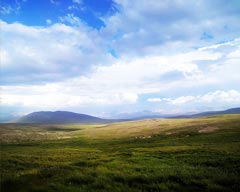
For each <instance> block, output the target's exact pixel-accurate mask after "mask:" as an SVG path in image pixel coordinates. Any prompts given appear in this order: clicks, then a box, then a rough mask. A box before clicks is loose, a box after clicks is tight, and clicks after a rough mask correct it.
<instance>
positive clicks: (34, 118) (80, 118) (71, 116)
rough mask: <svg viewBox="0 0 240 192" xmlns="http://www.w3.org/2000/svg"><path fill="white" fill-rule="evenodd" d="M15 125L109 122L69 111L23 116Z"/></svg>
mask: <svg viewBox="0 0 240 192" xmlns="http://www.w3.org/2000/svg"><path fill="white" fill-rule="evenodd" d="M13 122H14V123H51V124H60V123H64V124H65V123H102V122H108V120H106V119H101V118H98V117H94V116H91V115H86V114H78V113H73V112H68V111H54V112H52V111H39V112H34V113H30V114H28V115H26V116H23V117H21V118H19V119H17V120H14V121H13Z"/></svg>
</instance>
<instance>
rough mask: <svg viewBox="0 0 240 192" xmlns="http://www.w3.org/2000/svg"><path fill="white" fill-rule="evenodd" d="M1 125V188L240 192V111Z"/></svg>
mask: <svg viewBox="0 0 240 192" xmlns="http://www.w3.org/2000/svg"><path fill="white" fill-rule="evenodd" d="M0 126H1V128H0V133H1V192H5V191H6V192H11V191H14V192H17V191H22V192H25V191H35V192H37V191H38V192H40V191H59V192H60V191H69V192H70V191H94V192H95V191H111V192H118V191H124V192H125V191H133V192H134V191H136V192H138V191H139V192H140V191H234V192H235V191H240V115H222V116H213V117H205V118H196V119H166V120H164V119H163V120H162V119H152V120H142V121H135V122H121V123H113V124H109V125H70V124H69V125H23V124H22V125H19V124H2V125H0Z"/></svg>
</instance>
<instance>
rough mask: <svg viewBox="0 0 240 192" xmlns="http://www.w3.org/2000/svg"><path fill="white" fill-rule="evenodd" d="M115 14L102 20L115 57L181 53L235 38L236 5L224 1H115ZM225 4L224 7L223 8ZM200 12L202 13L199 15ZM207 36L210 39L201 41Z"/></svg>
mask: <svg viewBox="0 0 240 192" xmlns="http://www.w3.org/2000/svg"><path fill="white" fill-rule="evenodd" d="M116 2H117V3H118V5H119V6H120V7H121V8H120V9H119V13H118V14H115V15H113V16H112V17H109V18H106V19H105V23H106V28H104V29H103V30H102V31H103V34H111V35H112V36H113V47H114V48H115V50H116V51H117V53H118V54H119V55H123V56H125V57H128V56H130V57H134V56H136V57H137V56H138V55H139V54H141V55H144V54H146V55H149V54H162V53H165V54H166V53H169V52H175V51H183V50H186V49H189V48H190V47H194V46H206V45H208V44H209V43H210V44H212V43H216V42H220V41H222V40H223V39H224V40H225V39H226V36H225V34H226V33H227V36H228V39H234V38H236V37H238V35H239V33H238V31H239V30H240V26H239V25H238V24H237V23H238V19H237V17H236V15H238V16H239V12H238V5H237V3H236V4H234V3H233V2H231V3H226V2H225V1H218V0H213V1H211V2H210V1H197V2H196V1H178V0H174V1H168V0H163V1H161V2H159V1H154V0H150V1H145V0H140V1H129V0H125V1H121V0H119V1H118V0H117V1H116ZM226 4H227V6H226ZM199 13H204V14H199ZM203 34H208V35H210V36H211V37H212V38H211V39H209V38H208V39H202V36H203Z"/></svg>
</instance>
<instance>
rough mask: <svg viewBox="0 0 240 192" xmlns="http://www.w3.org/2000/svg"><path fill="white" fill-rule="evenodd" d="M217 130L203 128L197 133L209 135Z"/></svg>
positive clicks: (216, 128)
mask: <svg viewBox="0 0 240 192" xmlns="http://www.w3.org/2000/svg"><path fill="white" fill-rule="evenodd" d="M218 129H219V128H218V127H210V126H208V127H204V128H203V129H200V130H199V131H198V132H199V133H211V132H214V131H217V130H218Z"/></svg>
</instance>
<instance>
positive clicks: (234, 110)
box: [170, 107, 240, 118]
mask: <svg viewBox="0 0 240 192" xmlns="http://www.w3.org/2000/svg"><path fill="white" fill-rule="evenodd" d="M227 114H240V107H238V108H231V109H227V110H224V111H206V112H202V113H196V114H192V115H179V116H174V117H170V118H193V117H204V116H211V115H227Z"/></svg>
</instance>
